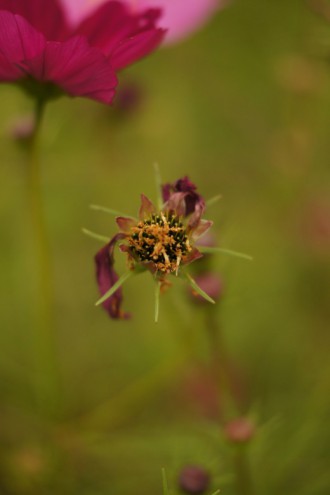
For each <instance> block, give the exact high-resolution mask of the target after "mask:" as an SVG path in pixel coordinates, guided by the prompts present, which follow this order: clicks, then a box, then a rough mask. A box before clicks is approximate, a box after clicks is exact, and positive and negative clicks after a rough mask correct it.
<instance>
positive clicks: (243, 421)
mask: <svg viewBox="0 0 330 495" xmlns="http://www.w3.org/2000/svg"><path fill="white" fill-rule="evenodd" d="M224 434H225V437H226V438H227V440H229V441H230V442H232V443H246V442H248V441H249V440H251V438H252V437H253V436H254V434H255V425H254V424H253V422H252V421H251V420H250V419H248V418H237V419H233V420H232V421H229V423H227V424H226V426H225V429H224Z"/></svg>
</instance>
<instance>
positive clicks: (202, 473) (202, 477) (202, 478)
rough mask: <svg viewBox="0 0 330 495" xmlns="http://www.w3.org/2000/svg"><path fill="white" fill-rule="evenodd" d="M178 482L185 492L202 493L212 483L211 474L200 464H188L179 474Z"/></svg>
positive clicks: (195, 494) (197, 494) (199, 494)
mask: <svg viewBox="0 0 330 495" xmlns="http://www.w3.org/2000/svg"><path fill="white" fill-rule="evenodd" d="M178 484H179V487H180V489H181V490H182V491H183V492H184V493H188V494H191V495H202V494H203V493H205V492H206V490H207V489H208V487H209V485H210V475H209V473H208V472H207V471H206V470H205V469H204V468H201V467H199V466H186V467H184V468H183V469H182V471H181V473H180V475H179V480H178Z"/></svg>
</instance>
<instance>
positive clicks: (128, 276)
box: [95, 270, 134, 306]
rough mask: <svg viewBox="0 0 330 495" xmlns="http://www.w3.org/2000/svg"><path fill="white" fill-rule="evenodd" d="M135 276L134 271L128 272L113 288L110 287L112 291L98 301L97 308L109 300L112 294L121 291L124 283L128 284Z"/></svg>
mask: <svg viewBox="0 0 330 495" xmlns="http://www.w3.org/2000/svg"><path fill="white" fill-rule="evenodd" d="M133 274H134V271H132V270H129V271H128V272H126V273H124V274H123V275H122V276H121V277H120V278H119V279H118V280H117V282H116V283H115V284H114V285H113V286H112V287H110V289H109V290H108V291H107V292H106V293H105V294H103V296H102V297H101V298H100V299H99V300H98V301H96V303H95V306H99V305H100V304H102V303H103V302H104V301H106V300H107V299H109V297H111V296H112V294H114V293H115V292H116V290H117V289H119V287H121V286H122V285H123V283H124V282H126V280H127V279H128V278H130V277H131V276H132V275H133Z"/></svg>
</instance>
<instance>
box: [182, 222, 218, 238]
mask: <svg viewBox="0 0 330 495" xmlns="http://www.w3.org/2000/svg"><path fill="white" fill-rule="evenodd" d="M212 225H213V222H212V221H211V220H203V219H201V220H199V222H198V223H197V225H196V226H195V227H193V228H192V230H191V238H192V239H193V240H197V239H198V238H199V237H201V236H202V235H204V234H205V233H206V232H207V231H208V230H209V228H210V227H212ZM188 227H189V224H188Z"/></svg>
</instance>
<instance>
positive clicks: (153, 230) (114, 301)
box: [84, 177, 246, 321]
mask: <svg viewBox="0 0 330 495" xmlns="http://www.w3.org/2000/svg"><path fill="white" fill-rule="evenodd" d="M160 203H162V204H161V205H160V206H159V208H156V206H155V205H154V204H153V203H152V202H151V201H150V200H149V199H148V198H147V197H146V196H145V195H144V194H142V195H141V206H140V209H139V214H138V218H134V217H127V216H124V215H119V214H116V212H115V211H114V210H109V209H107V208H103V207H99V206H93V208H94V209H99V210H103V211H107V212H109V213H112V214H115V215H116V223H117V226H118V228H119V232H118V233H117V234H116V235H115V236H114V237H113V238H112V239H107V238H106V237H104V236H99V235H97V234H94V233H92V232H90V231H87V230H84V232H85V233H86V234H88V235H91V236H92V237H96V238H97V239H102V240H105V241H106V244H105V246H103V247H102V248H101V249H100V250H99V251H98V252H97V254H96V256H95V262H96V276H97V282H98V286H99V290H100V293H101V296H102V297H101V298H100V299H99V300H98V301H97V303H96V304H97V305H99V304H103V307H104V309H106V310H107V312H108V313H109V315H110V316H111V317H112V318H127V317H128V316H129V315H128V314H127V313H124V312H123V311H122V309H121V303H122V290H121V286H122V284H123V283H124V282H125V281H126V280H127V279H128V278H129V277H131V276H132V275H133V274H138V273H141V272H143V271H149V272H150V273H151V274H152V276H153V278H154V281H155V283H156V290H155V293H156V307H155V320H156V321H157V319H158V308H159V294H160V293H161V292H164V291H165V290H166V289H167V288H168V287H169V286H170V285H171V282H170V278H171V277H172V276H173V275H174V276H179V277H185V278H186V279H187V280H188V281H189V283H190V285H191V287H192V289H193V291H194V294H195V295H198V296H199V297H202V298H204V299H205V300H207V301H209V302H211V303H214V302H215V301H214V299H212V297H211V296H210V295H209V294H208V293H207V291H204V290H203V289H202V288H201V287H200V286H199V285H198V284H197V283H196V281H195V280H194V279H193V278H192V277H191V275H190V274H189V272H188V271H187V270H186V266H187V265H189V264H190V263H192V262H193V261H196V260H198V259H200V258H201V257H202V256H203V254H202V251H203V249H207V252H209V250H210V249H213V250H215V251H222V252H225V253H227V254H228V253H229V254H234V255H238V256H243V257H246V255H242V254H241V253H236V252H234V251H229V250H223V249H220V248H210V247H206V248H202V247H200V246H198V247H197V245H196V241H197V240H198V239H199V237H201V236H202V235H203V234H205V233H206V232H207V231H208V230H209V228H210V227H211V226H212V222H211V221H210V220H205V219H203V218H202V217H203V214H204V211H205V201H204V199H203V197H202V196H201V195H200V194H198V193H197V188H196V186H195V184H193V183H192V182H191V181H190V180H189V179H188V177H183V178H182V179H179V180H178V181H176V182H175V183H174V184H165V185H163V186H162V200H160ZM117 244H118V245H119V249H120V251H121V252H122V253H124V254H125V255H126V258H127V266H128V270H127V272H125V273H124V274H123V275H122V276H121V277H118V275H117V273H116V271H115V269H114V261H115V260H114V249H115V247H116V245H117Z"/></svg>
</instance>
